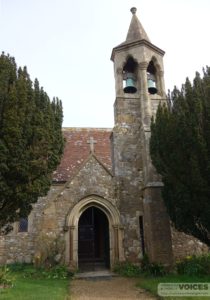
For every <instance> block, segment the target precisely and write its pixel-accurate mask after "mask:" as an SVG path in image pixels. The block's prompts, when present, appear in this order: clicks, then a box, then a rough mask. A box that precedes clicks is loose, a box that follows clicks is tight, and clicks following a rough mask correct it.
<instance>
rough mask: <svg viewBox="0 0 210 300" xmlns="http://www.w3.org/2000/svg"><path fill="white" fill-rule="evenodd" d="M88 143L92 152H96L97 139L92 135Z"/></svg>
mask: <svg viewBox="0 0 210 300" xmlns="http://www.w3.org/2000/svg"><path fill="white" fill-rule="evenodd" d="M87 143H88V144H90V152H91V153H94V144H97V141H96V140H94V138H93V137H92V136H91V137H90V138H89V140H88V141H87Z"/></svg>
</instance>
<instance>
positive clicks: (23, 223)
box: [18, 217, 28, 232]
mask: <svg viewBox="0 0 210 300" xmlns="http://www.w3.org/2000/svg"><path fill="white" fill-rule="evenodd" d="M18 232H28V217H27V218H21V219H20V221H19V224H18Z"/></svg>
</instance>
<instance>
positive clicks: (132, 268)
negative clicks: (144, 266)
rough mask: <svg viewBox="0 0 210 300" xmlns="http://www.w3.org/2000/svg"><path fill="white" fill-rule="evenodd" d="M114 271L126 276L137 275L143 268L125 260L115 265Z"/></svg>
mask: <svg viewBox="0 0 210 300" xmlns="http://www.w3.org/2000/svg"><path fill="white" fill-rule="evenodd" d="M114 272H116V273H118V274H120V275H122V276H126V277H137V276H139V275H140V274H141V269H140V267H139V266H137V265H134V264H132V263H130V262H123V263H117V264H116V265H115V267H114Z"/></svg>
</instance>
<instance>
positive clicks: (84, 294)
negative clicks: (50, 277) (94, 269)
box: [70, 277, 157, 300]
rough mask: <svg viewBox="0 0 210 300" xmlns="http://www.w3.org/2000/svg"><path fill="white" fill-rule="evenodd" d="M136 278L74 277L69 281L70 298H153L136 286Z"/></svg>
mask: <svg viewBox="0 0 210 300" xmlns="http://www.w3.org/2000/svg"><path fill="white" fill-rule="evenodd" d="M137 282H138V280H137V279H133V278H122V277H114V278H109V279H91V280H90V279H74V280H72V282H71V286H70V293H71V298H70V299H71V300H121V299H124V300H132V299H139V300H155V299H157V298H155V297H153V296H151V295H150V294H149V293H147V292H146V291H144V290H142V289H140V288H137V287H136V283H137Z"/></svg>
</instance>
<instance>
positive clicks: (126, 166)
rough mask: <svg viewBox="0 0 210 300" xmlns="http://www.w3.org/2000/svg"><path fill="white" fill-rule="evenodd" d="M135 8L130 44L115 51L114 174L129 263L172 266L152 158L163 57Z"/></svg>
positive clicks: (166, 221) (162, 87) (159, 184)
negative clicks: (152, 132) (153, 123)
mask: <svg viewBox="0 0 210 300" xmlns="http://www.w3.org/2000/svg"><path fill="white" fill-rule="evenodd" d="M136 11H137V9H136V8H135V7H132V8H131V13H132V19H131V23H130V26H129V29H128V33H127V37H126V40H125V42H123V43H121V44H120V45H118V46H116V47H115V48H113V50H112V55H111V60H112V61H113V62H114V76H115V91H116V100H115V104H114V116H115V126H114V129H113V135H112V144H113V172H114V174H115V177H116V181H117V185H118V197H119V199H118V201H119V210H120V213H121V218H122V223H123V226H124V250H125V257H126V258H127V259H128V260H130V261H137V260H138V259H139V258H140V257H141V256H142V254H143V253H144V252H146V253H147V254H148V256H149V258H150V260H151V261H156V262H161V263H164V264H171V262H172V246H171V232H170V223H169V218H168V215H167V212H166V209H165V206H164V204H163V201H162V199H161V187H162V182H161V179H160V177H159V175H158V174H157V173H156V171H155V169H154V167H153V166H152V163H151V159H150V154H149V140H150V123H151V117H152V116H154V115H155V114H156V110H157V107H158V104H159V103H160V102H164V101H166V94H165V85H164V77H163V76H164V68H163V56H164V51H163V50H161V49H160V48H158V47H156V46H155V45H153V44H152V43H151V41H150V39H149V37H148V35H147V33H146V32H145V30H144V28H143V26H142V24H141V23H140V21H139V19H138V18H137V16H136Z"/></svg>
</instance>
